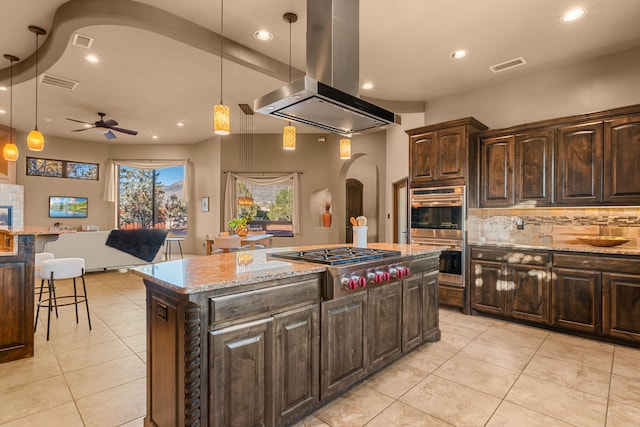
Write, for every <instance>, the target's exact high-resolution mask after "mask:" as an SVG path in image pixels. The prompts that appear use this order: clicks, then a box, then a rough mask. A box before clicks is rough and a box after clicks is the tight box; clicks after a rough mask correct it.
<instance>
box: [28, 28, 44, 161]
mask: <svg viewBox="0 0 640 427" xmlns="http://www.w3.org/2000/svg"><path fill="white" fill-rule="evenodd" d="M29 31H31V32H32V33H34V34H35V35H36V117H35V128H34V129H33V130H32V131H31V132H29V135H28V136H27V147H28V148H29V150H31V151H42V150H43V149H44V136H43V135H42V132H40V131H39V130H38V36H43V35H45V34H47V32H46V31H45V30H43V29H42V28H40V27H36V26H34V25H29Z"/></svg>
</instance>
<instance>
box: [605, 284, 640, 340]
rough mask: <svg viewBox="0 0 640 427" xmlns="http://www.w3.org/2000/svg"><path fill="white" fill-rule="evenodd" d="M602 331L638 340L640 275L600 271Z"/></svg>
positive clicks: (639, 330)
mask: <svg viewBox="0 0 640 427" xmlns="http://www.w3.org/2000/svg"><path fill="white" fill-rule="evenodd" d="M602 298H603V300H602V310H603V313H602V332H603V333H604V334H605V335H609V336H612V337H616V338H622V339H625V340H631V341H635V342H640V276H638V275H631V274H613V273H602Z"/></svg>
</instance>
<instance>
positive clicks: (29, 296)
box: [0, 257, 46, 363]
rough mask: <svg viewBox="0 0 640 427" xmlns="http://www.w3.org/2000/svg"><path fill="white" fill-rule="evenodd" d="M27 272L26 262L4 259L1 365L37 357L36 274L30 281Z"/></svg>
mask: <svg viewBox="0 0 640 427" xmlns="http://www.w3.org/2000/svg"><path fill="white" fill-rule="evenodd" d="M12 258H14V259H15V257H12ZM27 270H28V265H27V263H26V262H24V261H16V262H4V261H2V257H0V363H2V362H7V361H9V360H16V359H22V358H25V357H30V356H33V272H32V273H31V279H30V280H29V279H28V278H29V275H28V274H27ZM45 312H46V310H45Z"/></svg>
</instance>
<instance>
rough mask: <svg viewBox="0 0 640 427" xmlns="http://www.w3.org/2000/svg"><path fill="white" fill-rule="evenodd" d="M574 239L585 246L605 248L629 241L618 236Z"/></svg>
mask: <svg viewBox="0 0 640 427" xmlns="http://www.w3.org/2000/svg"><path fill="white" fill-rule="evenodd" d="M576 239H578V240H579V241H581V242H582V243H586V244H587V245H591V246H605V247H610V246H618V245H622V244H624V243H627V242H628V241H629V239H625V238H624V237H620V236H582V237H576Z"/></svg>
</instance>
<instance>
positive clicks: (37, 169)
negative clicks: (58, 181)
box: [27, 157, 99, 181]
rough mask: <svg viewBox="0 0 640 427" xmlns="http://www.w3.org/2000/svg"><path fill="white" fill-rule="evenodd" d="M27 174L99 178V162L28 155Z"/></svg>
mask: <svg viewBox="0 0 640 427" xmlns="http://www.w3.org/2000/svg"><path fill="white" fill-rule="evenodd" d="M27 175H29V176H46V177H49V178H72V179H85V180H93V181H97V180H98V176H99V175H98V164H97V163H82V162H73V161H69V160H55V159H39V158H37V157H27Z"/></svg>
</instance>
